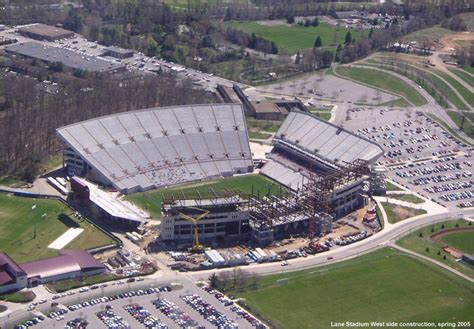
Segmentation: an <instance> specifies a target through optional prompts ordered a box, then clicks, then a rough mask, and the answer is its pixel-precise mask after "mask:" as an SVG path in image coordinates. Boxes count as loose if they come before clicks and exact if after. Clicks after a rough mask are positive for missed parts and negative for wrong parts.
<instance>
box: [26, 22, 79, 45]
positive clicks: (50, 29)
mask: <svg viewBox="0 0 474 329" xmlns="http://www.w3.org/2000/svg"><path fill="white" fill-rule="evenodd" d="M18 33H19V34H21V35H23V36H25V37H28V38H31V39H36V40H46V41H56V40H61V39H66V38H72V37H73V36H74V32H72V31H69V30H66V29H63V28H60V27H56V26H51V25H45V24H31V25H27V26H23V27H20V28H18Z"/></svg>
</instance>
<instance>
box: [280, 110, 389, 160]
mask: <svg viewBox="0 0 474 329" xmlns="http://www.w3.org/2000/svg"><path fill="white" fill-rule="evenodd" d="M275 137H276V138H278V139H281V140H284V141H286V142H288V143H291V144H293V145H295V146H297V147H299V148H302V149H305V150H307V151H310V152H312V153H314V154H315V155H316V156H319V157H321V158H323V159H328V160H330V161H334V160H336V159H338V160H339V161H346V162H353V161H355V160H357V159H364V160H367V161H369V162H372V161H375V160H376V159H377V158H378V157H379V156H381V155H382V154H383V150H382V148H381V147H380V146H379V145H377V144H376V143H374V142H372V141H370V140H368V139H365V138H363V137H360V136H357V135H355V134H353V133H352V132H350V131H347V130H345V129H343V128H341V127H338V126H335V125H333V124H332V123H329V122H326V121H323V120H321V119H319V118H317V117H315V116H313V115H311V114H309V113H303V112H290V113H289V115H288V117H287V118H286V120H285V121H284V122H283V124H282V126H281V127H280V129H279V130H278V132H277V133H276V134H275ZM338 164H341V163H338Z"/></svg>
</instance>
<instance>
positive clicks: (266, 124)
mask: <svg viewBox="0 0 474 329" xmlns="http://www.w3.org/2000/svg"><path fill="white" fill-rule="evenodd" d="M246 122H247V129H248V130H249V131H253V132H260V131H267V132H270V133H276V132H277V131H278V129H279V128H280V126H281V124H282V121H273V120H257V119H251V118H247V119H246Z"/></svg>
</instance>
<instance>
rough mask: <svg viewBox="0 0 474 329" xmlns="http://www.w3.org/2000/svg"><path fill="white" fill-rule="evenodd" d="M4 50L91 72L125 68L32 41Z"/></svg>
mask: <svg viewBox="0 0 474 329" xmlns="http://www.w3.org/2000/svg"><path fill="white" fill-rule="evenodd" d="M5 50H6V51H7V52H9V53H12V54H15V55H20V56H25V57H29V58H36V59H40V60H42V61H45V62H48V63H55V62H61V63H63V64H64V66H67V67H70V68H73V69H80V70H85V71H91V72H111V71H114V70H121V69H123V68H125V66H124V65H123V64H119V63H115V62H111V61H107V60H105V59H102V58H99V57H96V56H89V55H84V54H81V53H77V52H74V51H72V50H68V49H63V48H59V47H50V46H46V45H43V44H42V43H39V42H34V41H31V42H24V43H16V44H13V45H11V46H7V47H6V48H5Z"/></svg>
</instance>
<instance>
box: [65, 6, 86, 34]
mask: <svg viewBox="0 0 474 329" xmlns="http://www.w3.org/2000/svg"><path fill="white" fill-rule="evenodd" d="M64 28H66V29H68V30H73V31H74V32H81V30H82V19H81V16H79V14H78V13H77V11H76V10H75V9H72V10H70V11H69V14H68V16H67V18H66V20H65V21H64Z"/></svg>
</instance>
